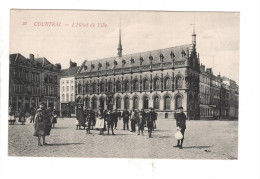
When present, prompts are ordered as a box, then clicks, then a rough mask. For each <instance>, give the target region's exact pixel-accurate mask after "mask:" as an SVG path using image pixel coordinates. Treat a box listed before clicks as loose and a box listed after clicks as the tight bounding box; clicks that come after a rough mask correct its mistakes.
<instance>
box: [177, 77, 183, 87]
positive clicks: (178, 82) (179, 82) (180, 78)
mask: <svg viewBox="0 0 260 179" xmlns="http://www.w3.org/2000/svg"><path fill="white" fill-rule="evenodd" d="M176 87H177V89H179V88H182V77H180V76H178V77H177V79H176Z"/></svg>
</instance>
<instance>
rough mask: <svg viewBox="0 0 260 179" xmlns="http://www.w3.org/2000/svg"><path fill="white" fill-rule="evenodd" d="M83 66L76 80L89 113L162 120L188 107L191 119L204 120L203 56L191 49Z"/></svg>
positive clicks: (79, 98)
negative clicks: (133, 113) (151, 115)
mask: <svg viewBox="0 0 260 179" xmlns="http://www.w3.org/2000/svg"><path fill="white" fill-rule="evenodd" d="M117 50H118V55H117V56H115V57H111V58H104V59H99V60H94V61H89V62H87V61H84V62H83V64H82V65H81V67H80V69H79V70H78V72H77V75H76V101H77V103H81V104H83V105H84V106H85V107H87V108H88V109H93V110H97V109H98V108H99V107H100V108H102V109H118V110H124V109H125V108H127V109H129V110H132V109H139V110H141V109H145V110H146V109H148V108H149V107H152V108H154V109H155V111H156V112H157V113H158V117H159V118H174V115H173V114H174V113H173V112H174V110H176V109H177V108H178V107H181V106H182V107H183V108H184V112H185V113H186V114H187V116H188V118H189V119H199V115H200V114H199V72H200V65H199V64H200V62H199V55H198V54H197V52H196V34H195V32H194V33H193V34H192V43H191V44H188V45H182V46H176V47H170V48H166V49H159V50H153V51H147V52H140V53H135V54H129V55H122V50H123V49H122V44H121V31H120V34H119V44H118V49H117Z"/></svg>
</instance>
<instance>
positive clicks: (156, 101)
mask: <svg viewBox="0 0 260 179" xmlns="http://www.w3.org/2000/svg"><path fill="white" fill-rule="evenodd" d="M153 107H154V109H159V108H160V99H159V97H158V96H155V97H154V99H153Z"/></svg>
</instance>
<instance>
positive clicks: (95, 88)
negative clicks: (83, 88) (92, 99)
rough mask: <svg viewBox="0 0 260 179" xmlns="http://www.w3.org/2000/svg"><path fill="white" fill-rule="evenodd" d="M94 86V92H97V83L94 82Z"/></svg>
mask: <svg viewBox="0 0 260 179" xmlns="http://www.w3.org/2000/svg"><path fill="white" fill-rule="evenodd" d="M92 88H93V93H96V92H97V84H96V83H93V85H92Z"/></svg>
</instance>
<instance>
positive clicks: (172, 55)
mask: <svg viewBox="0 0 260 179" xmlns="http://www.w3.org/2000/svg"><path fill="white" fill-rule="evenodd" d="M170 55H171V58H172V59H173V58H174V57H175V54H174V53H173V52H172V51H171V54H170Z"/></svg>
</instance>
